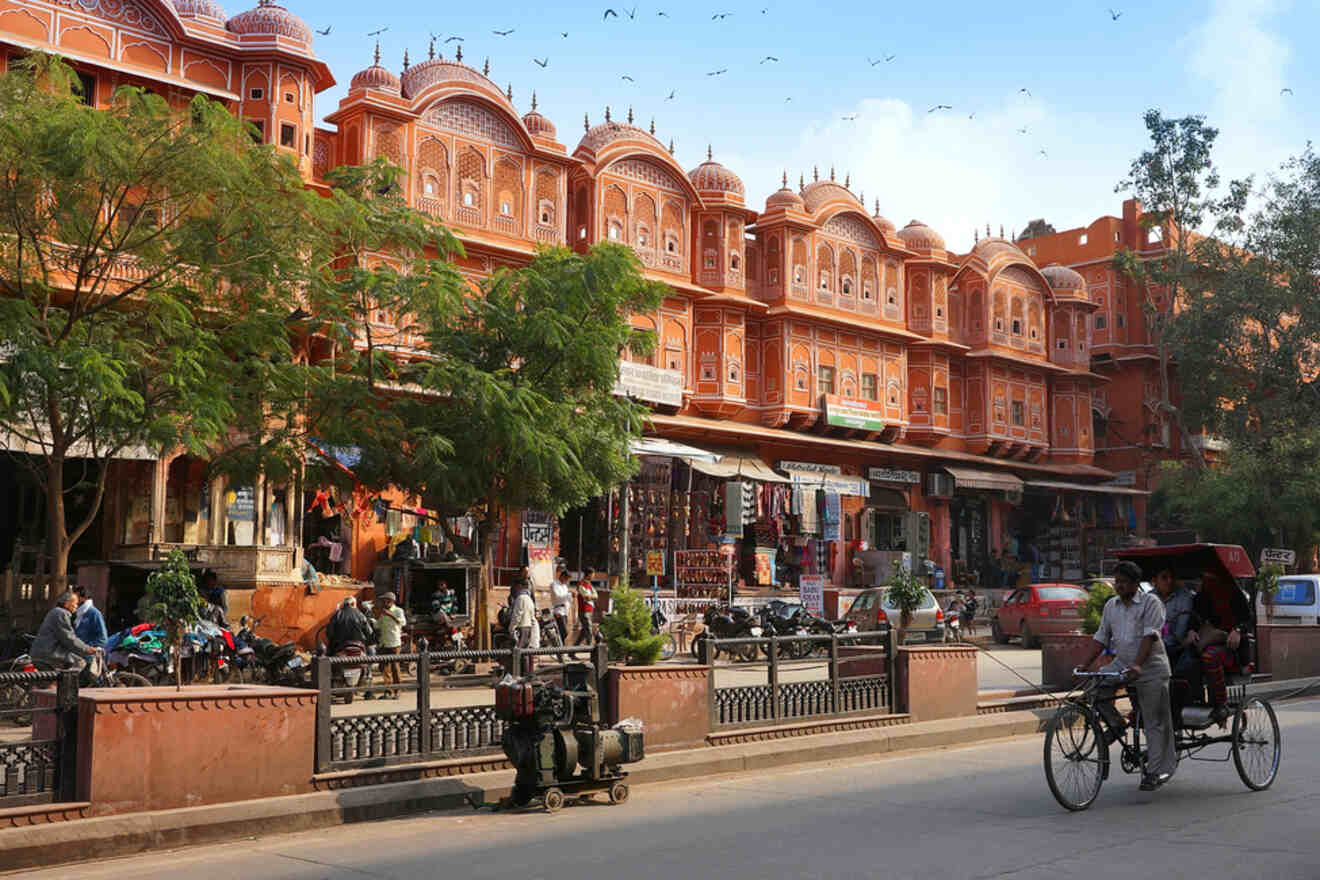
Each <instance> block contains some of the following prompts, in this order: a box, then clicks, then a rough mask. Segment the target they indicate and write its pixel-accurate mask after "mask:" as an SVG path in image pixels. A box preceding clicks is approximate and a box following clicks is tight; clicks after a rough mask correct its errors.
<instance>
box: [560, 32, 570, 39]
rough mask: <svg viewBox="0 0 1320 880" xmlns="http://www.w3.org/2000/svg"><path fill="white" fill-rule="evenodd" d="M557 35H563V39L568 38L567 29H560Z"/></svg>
mask: <svg viewBox="0 0 1320 880" xmlns="http://www.w3.org/2000/svg"><path fill="white" fill-rule="evenodd" d="M559 36H561V37H563V38H564V39H565V40H567V39H568V31H560V32H559Z"/></svg>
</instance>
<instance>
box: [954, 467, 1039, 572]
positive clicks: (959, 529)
mask: <svg viewBox="0 0 1320 880" xmlns="http://www.w3.org/2000/svg"><path fill="white" fill-rule="evenodd" d="M941 471H942V474H943V475H944V476H946V477H947V478H948V479H949V480H951V481H952V485H951V486H949V487H948V488H949V489H951V492H950V498H949V542H950V551H951V556H952V564H953V579H954V582H955V583H957V584H959V585H964V586H979V587H982V588H997V587H1001V586H1003V583H1002V578H1001V577H996V575H995V572H996V570H997V569H995V567H994V563H993V560H994V559H995V557H996V556H997V555H999V554H1000V553H1002V551H1003V524H1004V521H1005V519H1006V517H1007V516H1008V512H1009V510H1010V509H1011V508H1012V505H1013V503H1014V502H1016V501H1019V500H1020V499H1021V497H1022V481H1021V480H1020V479H1018V478H1017V477H1015V476H1013V475H1012V474H1005V473H996V472H993V471H982V470H973V469H971V468H962V467H949V466H945V467H943V468H941Z"/></svg>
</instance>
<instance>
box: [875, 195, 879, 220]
mask: <svg viewBox="0 0 1320 880" xmlns="http://www.w3.org/2000/svg"><path fill="white" fill-rule="evenodd" d="M875 216H877V217H879V216H880V200H879V199H876V200H875Z"/></svg>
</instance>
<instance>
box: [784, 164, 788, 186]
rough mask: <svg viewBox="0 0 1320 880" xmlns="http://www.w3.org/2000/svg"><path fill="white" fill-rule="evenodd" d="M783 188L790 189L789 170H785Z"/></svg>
mask: <svg viewBox="0 0 1320 880" xmlns="http://www.w3.org/2000/svg"><path fill="white" fill-rule="evenodd" d="M783 188H784V189H788V169H787V168H785V169H784V177H783Z"/></svg>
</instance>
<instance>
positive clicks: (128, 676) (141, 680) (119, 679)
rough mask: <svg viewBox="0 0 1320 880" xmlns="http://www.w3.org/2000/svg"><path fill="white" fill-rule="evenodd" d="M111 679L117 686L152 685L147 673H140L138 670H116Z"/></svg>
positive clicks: (147, 686) (139, 686) (146, 686)
mask: <svg viewBox="0 0 1320 880" xmlns="http://www.w3.org/2000/svg"><path fill="white" fill-rule="evenodd" d="M110 681H111V684H112V685H113V686H114V687H117V688H149V687H151V686H152V684H151V682H149V681H147V677H146V676H145V675H138V674H137V673H136V672H116V673H114V675H113V676H112V677H111V679H110Z"/></svg>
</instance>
